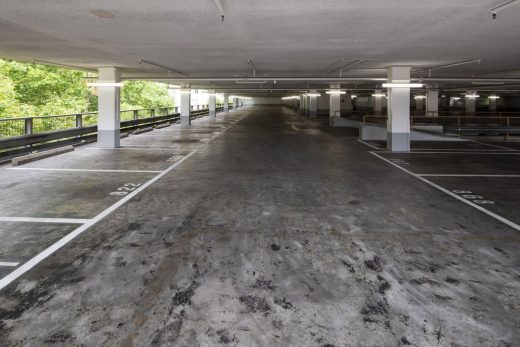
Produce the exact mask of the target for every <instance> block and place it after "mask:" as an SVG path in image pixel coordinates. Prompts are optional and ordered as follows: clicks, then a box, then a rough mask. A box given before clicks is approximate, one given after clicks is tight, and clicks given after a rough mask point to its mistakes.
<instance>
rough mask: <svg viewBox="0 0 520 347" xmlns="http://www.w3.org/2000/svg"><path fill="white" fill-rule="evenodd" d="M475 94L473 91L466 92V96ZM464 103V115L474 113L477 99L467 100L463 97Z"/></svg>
mask: <svg viewBox="0 0 520 347" xmlns="http://www.w3.org/2000/svg"><path fill="white" fill-rule="evenodd" d="M475 94H477V93H476V92H475V91H474V90H468V91H467V92H466V95H475ZM464 101H465V103H466V113H475V110H476V105H477V98H468V97H464Z"/></svg>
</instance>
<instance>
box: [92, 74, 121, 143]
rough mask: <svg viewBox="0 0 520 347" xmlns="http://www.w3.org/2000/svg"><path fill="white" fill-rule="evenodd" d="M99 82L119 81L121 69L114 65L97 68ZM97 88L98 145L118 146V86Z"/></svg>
mask: <svg viewBox="0 0 520 347" xmlns="http://www.w3.org/2000/svg"><path fill="white" fill-rule="evenodd" d="M98 80H99V82H109V83H110V82H112V83H119V82H121V71H120V70H119V69H118V68H115V67H103V68H99V69H98ZM97 88H98V147H101V148H116V147H119V146H120V130H119V129H120V126H121V122H120V118H119V107H120V100H119V98H120V87H97Z"/></svg>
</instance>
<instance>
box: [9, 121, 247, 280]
mask: <svg viewBox="0 0 520 347" xmlns="http://www.w3.org/2000/svg"><path fill="white" fill-rule="evenodd" d="M246 116H247V115H244V116H242V118H240V120H242V119H243V118H245V117H246ZM232 127H233V125H232V126H230V127H228V128H227V129H225V130H224V131H222V132H221V133H219V134H216V135H215V136H213V137H212V138H211V139H210V140H209V141H208V142H206V143H204V144H201V146H200V147H199V148H198V149H195V150H193V151H191V152H190V153H189V154H188V155H186V156H185V157H184V158H182V159H181V160H179V161H178V162H176V163H174V164H172V165H171V166H170V167H168V168H167V169H166V170H164V171H162V172H161V173H160V174H158V175H156V176H154V177H153V178H152V179H150V180H149V181H148V182H146V183H144V184H143V185H142V186H140V187H139V188H137V189H136V190H134V191H133V192H131V193H130V194H128V195H126V196H125V197H124V198H122V199H121V200H119V201H118V202H116V203H115V204H113V205H112V206H109V207H108V208H106V209H105V210H103V211H102V212H101V213H100V214H98V215H97V216H95V217H94V218H92V219H90V220H89V221H88V222H87V223H85V224H83V225H81V226H80V227H78V228H76V229H74V230H73V231H72V232H70V233H69V234H67V235H65V236H64V237H63V238H61V239H60V240H58V241H57V242H56V243H54V244H52V245H50V246H49V247H47V248H46V249H44V250H43V251H42V252H40V253H39V254H37V255H36V256H35V257H33V258H31V259H29V260H28V261H27V262H26V263H24V264H23V265H22V266H20V267H18V268H17V269H16V270H14V271H12V272H11V273H9V274H8V275H7V276H5V277H4V278H2V279H1V280H0V290H2V289H3V288H5V287H6V286H8V285H9V284H10V283H11V282H13V281H15V280H16V279H17V278H18V277H20V276H22V275H23V274H24V273H26V272H27V271H29V270H30V269H32V268H33V267H35V266H36V265H38V264H39V263H40V262H41V261H43V260H45V258H47V257H49V256H50V255H52V254H53V253H54V252H56V251H57V250H59V249H60V248H62V247H63V246H65V245H66V244H67V243H69V242H70V241H72V240H73V239H74V238H76V237H77V236H78V235H80V234H82V233H83V232H84V231H85V230H87V229H89V228H90V227H92V226H93V225H95V224H96V223H98V222H99V221H100V220H102V219H103V218H105V217H106V216H108V215H110V214H111V213H112V212H114V211H115V210H117V209H118V208H119V207H121V206H123V205H124V204H126V203H127V202H128V201H130V200H131V199H132V198H133V197H134V196H136V195H137V194H139V193H140V192H142V191H143V190H145V189H146V188H148V187H149V186H151V185H152V184H153V183H155V182H156V181H157V180H159V179H160V178H162V177H163V176H164V175H166V174H167V173H169V172H170V171H172V170H173V169H175V168H176V167H177V166H179V165H180V164H182V163H183V162H184V161H186V160H187V159H188V158H190V157H191V156H193V155H194V154H195V153H197V152H198V151H199V150H200V149H202V148H204V147H205V146H207V145H209V144H210V143H211V142H212V141H213V140H215V139H216V138H217V137H219V136H220V135H222V134H224V133H225V132H226V131H227V130H229V129H231V128H232Z"/></svg>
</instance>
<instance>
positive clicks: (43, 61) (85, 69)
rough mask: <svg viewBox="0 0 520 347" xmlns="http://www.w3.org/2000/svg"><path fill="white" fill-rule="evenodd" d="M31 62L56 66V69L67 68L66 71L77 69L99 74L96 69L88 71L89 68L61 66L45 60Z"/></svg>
mask: <svg viewBox="0 0 520 347" xmlns="http://www.w3.org/2000/svg"><path fill="white" fill-rule="evenodd" d="M31 62H32V63H33V64H41V65H48V66H55V67H63V68H66V69H75V70H80V71H86V72H96V73H97V70H96V69H87V68H84V67H79V66H74V65H66V64H59V63H53V62H50V61H45V60H32V61H31Z"/></svg>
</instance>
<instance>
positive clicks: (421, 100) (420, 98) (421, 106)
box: [415, 95, 425, 111]
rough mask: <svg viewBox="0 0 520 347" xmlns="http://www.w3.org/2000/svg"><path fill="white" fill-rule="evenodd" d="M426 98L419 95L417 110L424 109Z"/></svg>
mask: <svg viewBox="0 0 520 347" xmlns="http://www.w3.org/2000/svg"><path fill="white" fill-rule="evenodd" d="M424 100H425V99H424V98H423V97H421V95H419V97H418V98H416V99H415V110H416V111H422V110H424Z"/></svg>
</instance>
